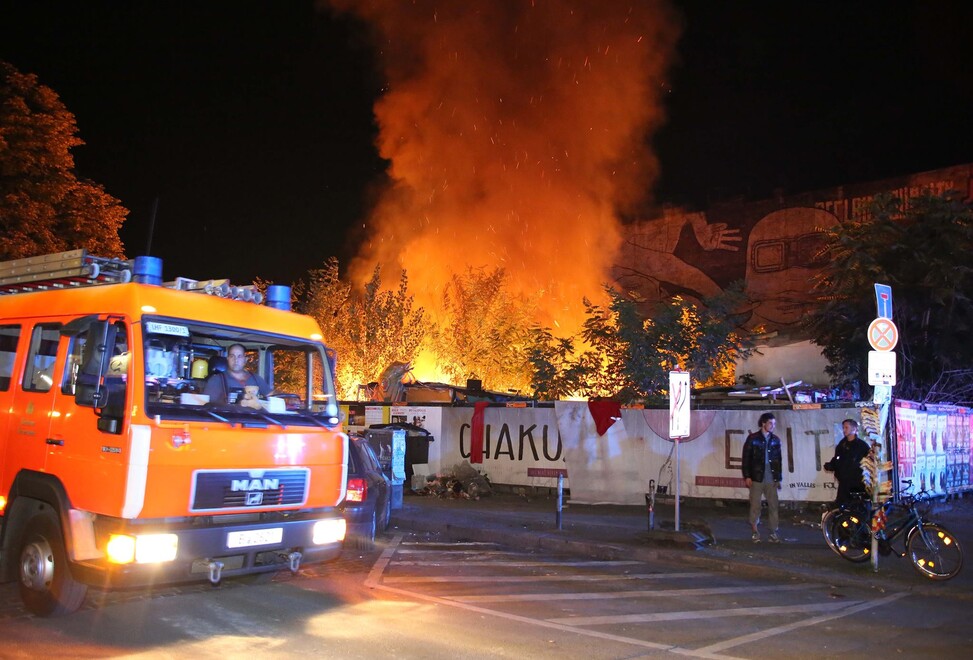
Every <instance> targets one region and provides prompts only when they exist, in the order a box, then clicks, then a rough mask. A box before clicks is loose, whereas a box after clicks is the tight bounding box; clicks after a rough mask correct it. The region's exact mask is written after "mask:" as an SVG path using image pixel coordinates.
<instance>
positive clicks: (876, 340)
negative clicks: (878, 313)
mask: <svg viewBox="0 0 973 660" xmlns="http://www.w3.org/2000/svg"><path fill="white" fill-rule="evenodd" d="M868 343H869V345H871V347H872V348H874V349H875V350H876V351H891V350H892V349H893V348H895V345H896V344H898V343H899V329H898V328H896V327H895V324H894V323H892V319H886V318H877V319H875V320H874V321H872V322H871V323H869V324H868Z"/></svg>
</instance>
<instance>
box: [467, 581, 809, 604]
mask: <svg viewBox="0 0 973 660" xmlns="http://www.w3.org/2000/svg"><path fill="white" fill-rule="evenodd" d="M813 588H814V586H813V585H801V584H790V585H783V586H770V587H752V586H747V587H710V588H699V589H653V590H651V591H650V590H644V589H640V590H637V591H590V592H581V593H547V594H544V593H536V594H508V595H506V596H449V597H448V598H449V599H450V600H455V601H459V602H461V603H506V602H511V603H517V602H521V603H522V602H528V601H534V600H543V601H551V600H612V599H618V598H671V597H673V596H716V595H719V594H736V593H739V594H750V593H755V592H758V591H807V590H809V589H813Z"/></svg>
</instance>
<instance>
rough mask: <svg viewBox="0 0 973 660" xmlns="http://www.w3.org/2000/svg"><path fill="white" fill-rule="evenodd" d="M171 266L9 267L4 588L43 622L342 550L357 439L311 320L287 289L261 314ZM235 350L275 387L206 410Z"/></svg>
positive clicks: (60, 257)
mask: <svg viewBox="0 0 973 660" xmlns="http://www.w3.org/2000/svg"><path fill="white" fill-rule="evenodd" d="M161 271H162V268H161V262H160V261H159V260H158V259H156V258H154V257H139V258H136V259H135V260H134V261H123V260H111V259H100V258H97V257H93V256H89V255H87V254H86V253H85V252H84V251H82V250H75V251H72V252H64V253H60V254H56V255H47V256H45V257H32V258H29V259H20V260H16V261H8V262H4V263H0V410H2V411H3V412H2V413H0V575H2V577H3V579H4V581H10V580H17V581H18V582H19V588H20V594H21V597H22V599H23V601H24V604H25V606H26V607H27V609H28V610H30V611H31V612H33V613H35V614H38V615H44V616H47V615H54V614H64V613H68V612H72V611H74V610H76V609H78V608H79V607H80V606H81V604H82V603H83V601H84V598H85V594H86V591H87V588H88V585H97V586H98V587H102V588H105V587H111V586H137V585H148V584H156V583H175V582H186V581H194V580H209V581H211V582H212V583H214V584H217V583H219V581H220V579H221V578H222V577H224V576H236V575H247V574H254V573H266V572H271V571H275V570H278V569H280V568H282V567H286V568H289V569H290V570H291V571H297V570H298V567H299V566H300V565H301V564H302V563H306V562H316V561H324V560H329V559H334V558H335V557H337V555H338V554H339V553H340V552H341V543H342V540H343V539H344V534H345V523H344V520H343V519H342V518H341V517H340V515H339V514H338V513H337V512H336V511H335V506H336V505H337V504H338V503H339V502H341V501H342V499H343V498H344V495H345V476H346V453H347V443H348V438H347V436H346V435H345V434H344V433H343V432H342V429H341V423H340V419H339V413H338V404H337V401H336V398H335V390H334V383H333V371H332V367H333V365H332V363H331V355H333V354H331V353H329V351H328V349H326V347H325V345H324V344H323V343H322V338H321V334H320V330H319V328H318V326H317V325H316V324H315V322H314V321H313V320H312V319H310V318H308V317H306V316H302V315H299V314H295V313H293V312H291V311H289V308H290V289H289V288H288V287H270V288H269V289H268V291H267V303H266V304H259V303H260V302H261V299H262V297H263V296H262V294H261V293H260V292H257V291H256V290H254V289H253V287H243V288H239V287H232V286H230V285H229V283H228V282H226V281H212V280H211V281H206V282H198V281H194V280H187V279H182V278H180V279H177V280H175V281H173V282H167V283H164V282H162V276H161ZM255 303H256V304H255ZM237 345H240V346H242V347H243V349H244V350H245V352H246V357H247V366H248V368H249V371H250V372H252V373H253V374H255V375H256V376H258V377H259V378H260V379H262V380H263V381H264V384H265V387H264V388H263V390H264V391H262V392H260V391H257V390H256V388H249V389H250V391H248V392H243V388H234V387H231V388H230V389H231V390H237V391H236V392H235V394H236V395H237V396H230V397H229V401H232V402H229V401H228V400H223V397H214V396H208V395H207V394H205V393H204V392H205V391H206V390H207V388H206V384H207V382H208V380H209V379H211V378H220V379H221V381H222V383H227V376H228V375H227V374H225V373H219V370H220V369H221V368H224V369H225V356H226V354H227V352H228V350H229V349H230V348H231V347H235V346H237ZM236 350H237V352H238V351H239V349H236ZM231 380H232V379H231ZM233 382H236V381H235V380H234V381H233ZM271 389H272V391H271V392H269V393H268V390H271ZM209 391H210V392H211V393H212V392H213V391H214V390H213V388H210V390H209ZM261 394H262V395H263V396H261ZM215 399H220V400H215ZM245 399H246V400H245Z"/></svg>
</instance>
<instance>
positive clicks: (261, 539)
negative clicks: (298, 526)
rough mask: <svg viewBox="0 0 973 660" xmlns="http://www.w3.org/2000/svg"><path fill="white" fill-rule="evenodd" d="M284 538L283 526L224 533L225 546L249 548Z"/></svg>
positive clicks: (276, 541) (269, 543)
mask: <svg viewBox="0 0 973 660" xmlns="http://www.w3.org/2000/svg"><path fill="white" fill-rule="evenodd" d="M283 538H284V528H283V527H271V528H269V529H248V530H247V531H245V532H230V533H229V534H227V535H226V547H228V548H249V547H252V546H255V545H271V544H273V543H280V542H281V540H282V539H283Z"/></svg>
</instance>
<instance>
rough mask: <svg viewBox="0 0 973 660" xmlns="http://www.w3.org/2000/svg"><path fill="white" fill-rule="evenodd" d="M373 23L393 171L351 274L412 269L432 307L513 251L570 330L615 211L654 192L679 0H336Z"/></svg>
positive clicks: (614, 229) (590, 288)
mask: <svg viewBox="0 0 973 660" xmlns="http://www.w3.org/2000/svg"><path fill="white" fill-rule="evenodd" d="M329 4H330V5H331V6H332V7H334V8H336V9H338V10H341V11H347V12H349V13H353V14H355V15H357V16H358V17H360V18H362V19H364V20H365V21H366V22H367V24H368V25H369V26H370V27H371V28H372V29H373V32H374V39H375V44H376V47H377V48H378V51H379V61H380V62H381V65H382V67H383V72H384V74H385V77H386V80H387V85H388V87H387V92H386V93H385V94H384V95H383V96H382V97H381V98H380V100H379V101H378V102H377V103H376V105H375V115H376V118H377V121H378V126H379V129H380V132H379V137H378V148H379V150H380V152H381V155H382V156H383V157H384V158H386V159H388V161H389V163H390V165H389V176H390V180H391V183H390V185H389V187H388V188H387V189H386V190H384V191H383V192H382V193H381V195H380V197H379V199H378V201H377V203H376V206H375V209H374V213H373V214H372V217H371V218H370V219H369V220H368V222H367V226H366V232H365V235H366V236H367V239H366V240H365V242H364V244H363V246H362V248H361V251H360V253H359V255H358V257H357V258H356V259H355V260H354V261H353V263H352V264H351V276H352V278H353V279H355V280H357V281H363V280H365V279H366V278H367V277H368V275H370V274H371V272H372V269H373V268H374V265H375V264H376V263H381V264H382V266H383V269H384V272H385V273H387V274H393V275H394V274H395V273H396V272H397V269H399V268H405V269H406V270H407V272H408V274H409V280H410V288H411V289H412V291H413V292H414V293H415V294H416V298H417V301H418V302H419V303H420V304H422V305H423V306H424V307H425V308H426V309H427V311H430V312H431V313H433V314H434V313H435V310H436V308H437V307H438V304H439V297H440V295H441V293H442V289H443V286H444V285H445V284H446V282H448V281H449V278H450V276H451V275H452V274H453V273H456V272H464V271H465V270H466V268H467V267H473V268H480V267H487V268H493V267H495V266H502V267H503V268H504V269H505V271H506V273H507V275H508V282H509V284H510V285H511V286H512V287H513V292H514V293H523V294H527V295H531V296H539V297H540V301H539V308H540V310H541V311H540V315H541V316H540V318H539V319H538V321H539V322H540V323H542V324H543V325H546V326H550V327H553V328H560V329H561V332H562V333H571V332H574V331H576V330H577V328H578V327H579V325H580V322H581V321H582V320H583V305H582V299H583V297H585V296H587V297H588V298H591V299H599V296H600V295H601V292H602V286H603V285H604V284H605V283H606V282H608V280H609V276H608V270H609V268H610V266H611V264H612V260H613V257H614V256H615V252H616V250H617V247H618V244H619V240H620V231H619V222H618V216H619V214H620V213H623V212H625V211H627V210H630V209H632V208H635V207H637V206H638V205H641V204H644V203H645V202H646V201H647V199H648V196H649V193H650V189H651V185H652V183H653V181H654V179H655V177H656V175H657V170H658V165H657V162H656V159H655V158H654V156H653V155H652V153H651V151H650V150H649V148H648V146H647V141H648V136H649V135H650V134H651V132H652V131H653V130H654V129H655V128H656V127H658V125H659V124H660V122H661V121H662V118H663V111H662V109H661V103H660V97H661V96H662V92H663V90H664V89H665V84H664V77H665V72H666V67H667V64H668V61H669V59H670V56H671V53H672V49H673V46H674V43H675V40H676V37H677V36H678V28H677V27H676V21H675V20H674V18H673V14H672V13H671V11H670V9H669V7H668V5H666V4H665V3H664V2H656V1H645V0H640V1H639V2H631V3H622V2H614V1H613V0H558V1H555V0H462V1H460V0H457V1H455V2H449V1H446V2H444V1H442V0H412V1H403V0H330V1H329Z"/></svg>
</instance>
